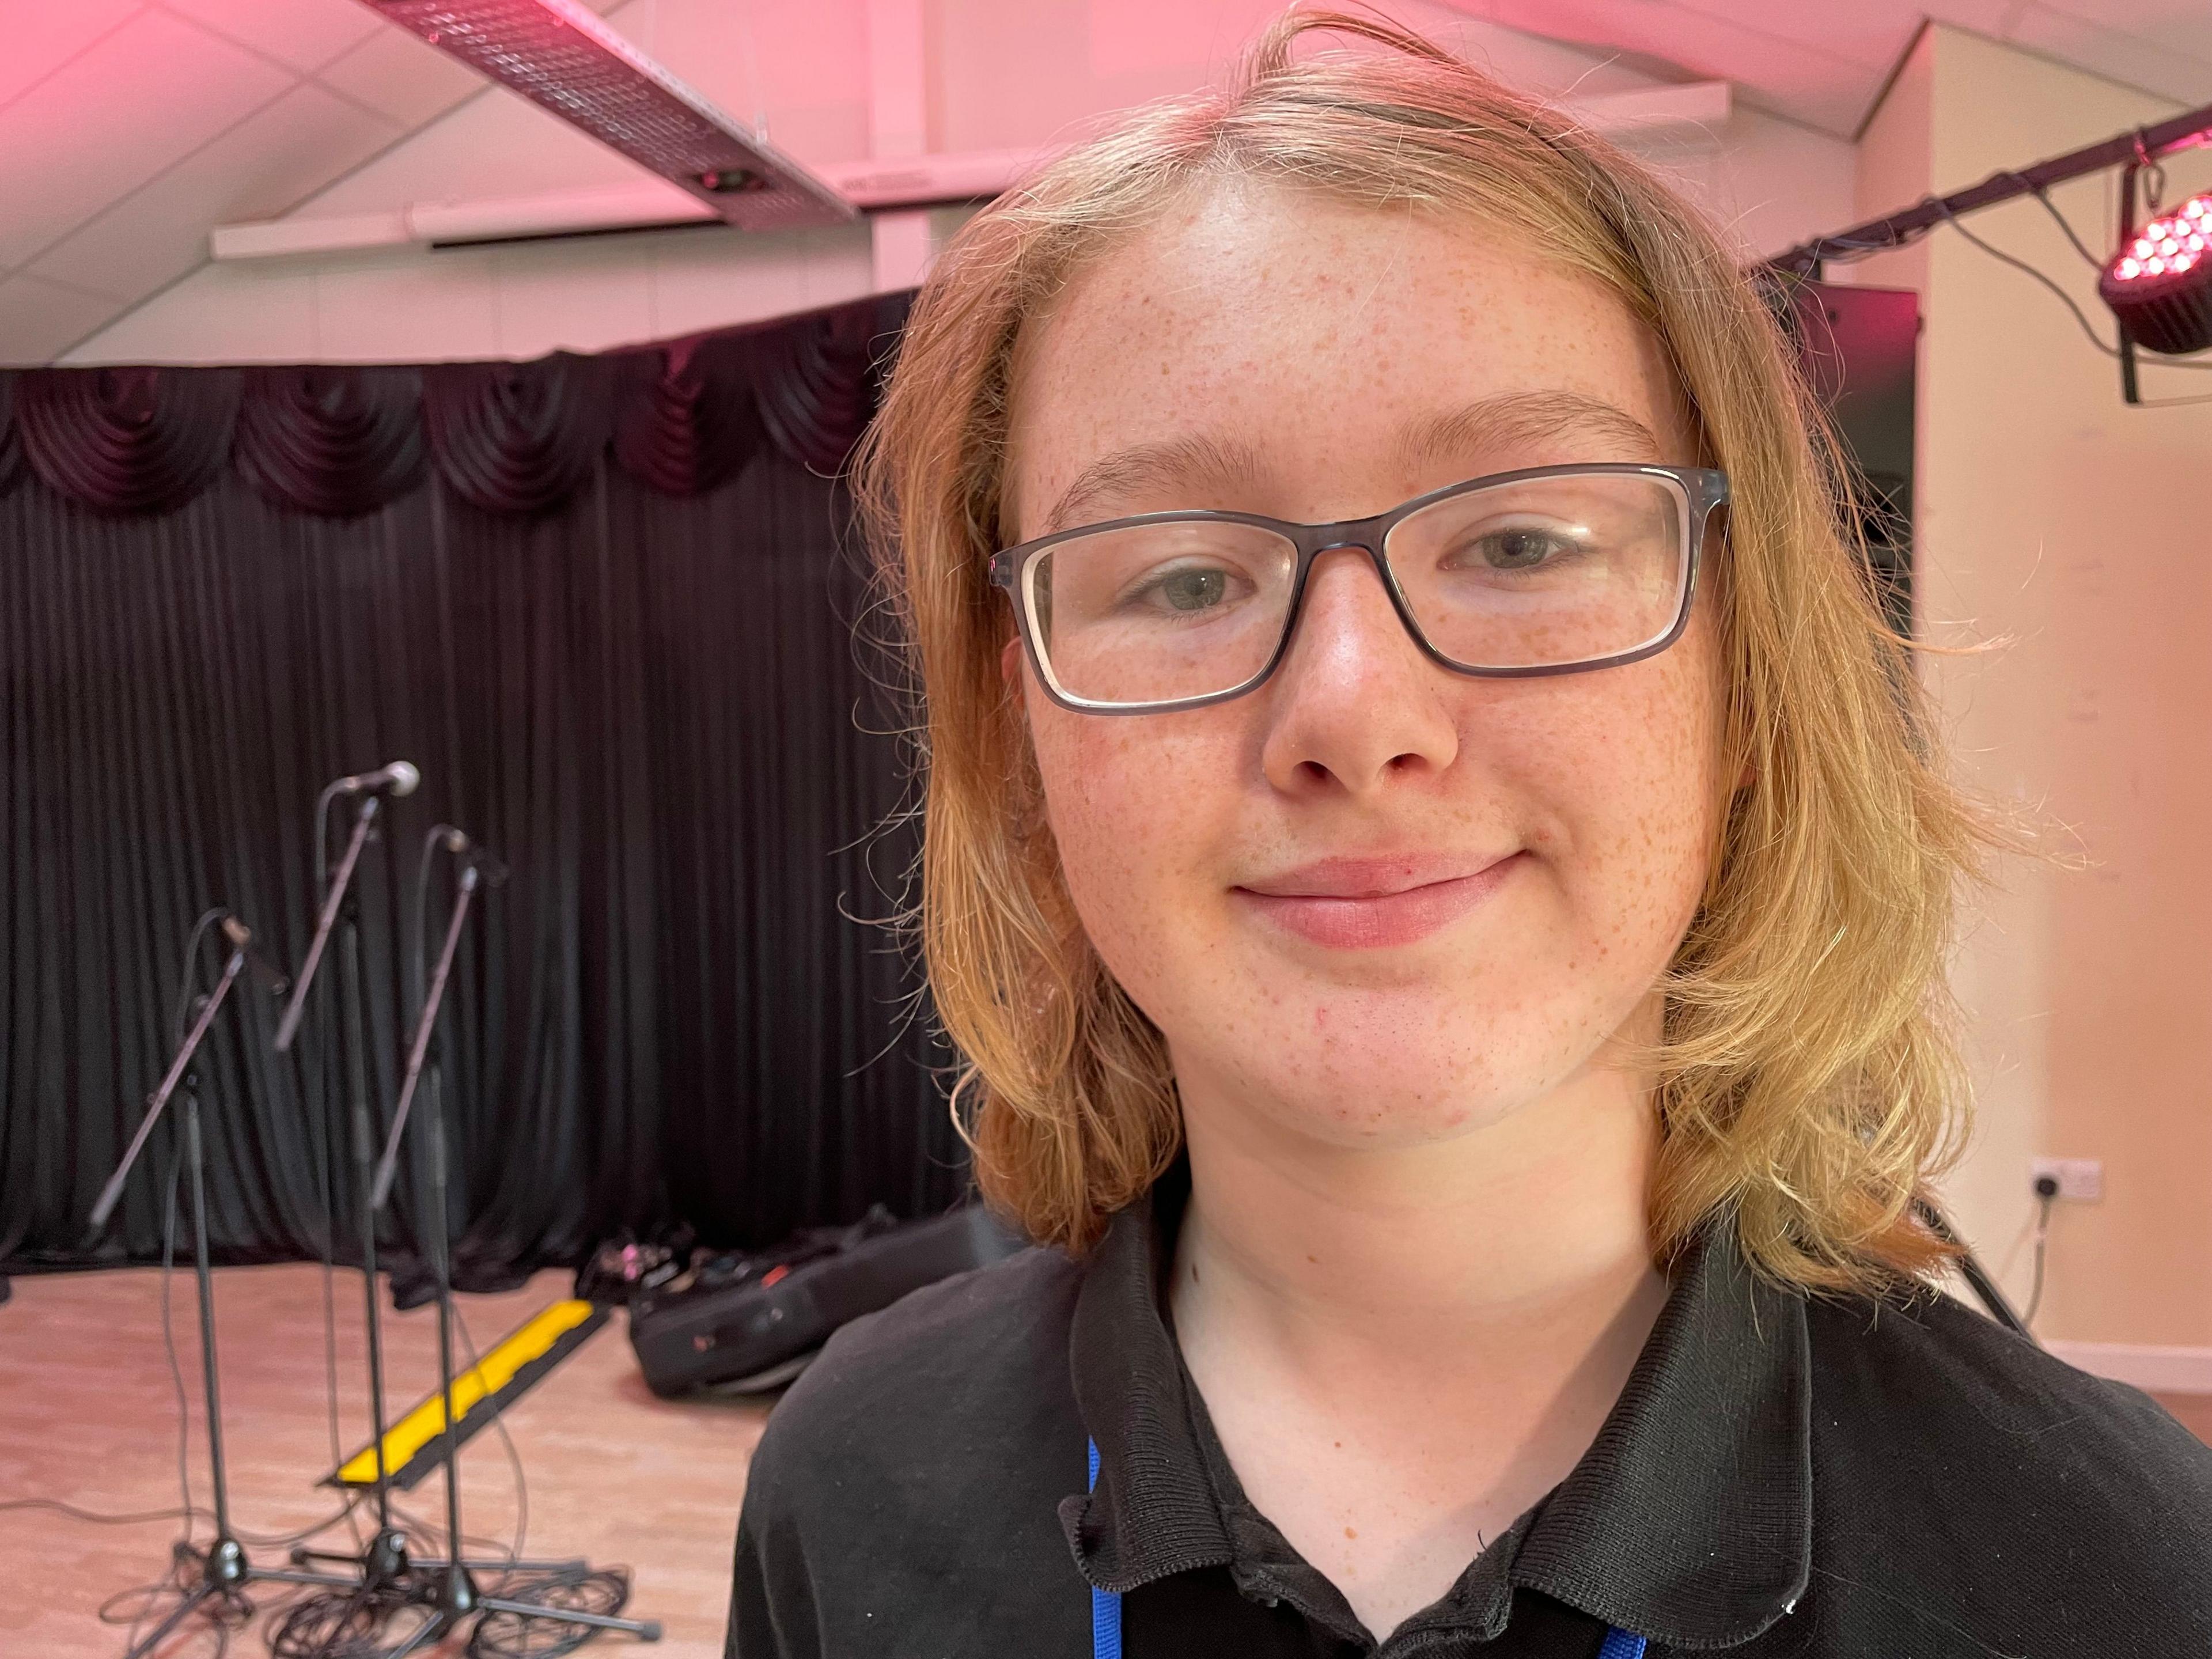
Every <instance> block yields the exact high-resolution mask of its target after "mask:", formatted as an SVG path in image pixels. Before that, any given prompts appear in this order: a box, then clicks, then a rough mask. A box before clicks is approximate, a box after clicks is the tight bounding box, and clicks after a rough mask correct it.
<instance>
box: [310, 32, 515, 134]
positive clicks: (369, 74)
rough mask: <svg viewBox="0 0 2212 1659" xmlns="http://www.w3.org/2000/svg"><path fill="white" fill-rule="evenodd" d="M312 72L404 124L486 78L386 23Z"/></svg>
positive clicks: (437, 110)
mask: <svg viewBox="0 0 2212 1659" xmlns="http://www.w3.org/2000/svg"><path fill="white" fill-rule="evenodd" d="M315 78H316V79H317V80H319V81H320V82H322V83H323V84H324V85H325V86H326V87H329V88H332V89H333V90H335V91H337V92H341V93H343V94H345V95H346V96H347V97H349V98H352V99H356V100H359V101H360V102H362V103H364V104H366V105H368V106H369V107H370V108H371V109H373V110H378V111H380V112H382V113H384V114H386V115H388V116H390V117H391V118H392V119H393V120H395V121H397V122H398V123H399V124H400V125H402V126H410V127H411V126H416V125H420V124H422V122H425V121H428V120H429V119H430V118H432V117H434V116H438V115H443V114H444V113H445V112H447V110H449V109H451V108H453V106H454V105H456V104H458V103H459V102H460V101H461V100H462V99H464V98H465V97H467V96H468V95H469V94H471V93H472V92H476V91H477V90H479V89H480V88H483V87H486V86H489V84H490V82H488V81H486V80H485V79H484V78H483V76H481V75H478V74H477V72H476V71H475V70H472V69H470V68H468V67H466V66H465V65H464V64H459V63H456V62H455V61H454V60H453V59H452V58H448V57H447V56H446V54H445V53H444V52H440V51H439V50H438V49H437V48H436V47H435V46H425V45H424V44H423V43H422V41H420V40H416V38H415V37H414V36H413V35H411V34H410V33H407V32H406V31H405V30H404V29H402V28H398V27H392V26H390V25H387V26H386V27H383V28H381V29H379V30H378V31H377V32H376V33H374V34H372V35H370V36H369V37H368V40H364V41H362V43H361V44H360V45H359V46H356V47H355V48H354V49H353V50H352V51H351V52H347V53H346V54H345V55H344V56H343V57H342V58H338V59H337V61H336V62H334V63H331V64H325V66H324V67H323V68H322V69H321V70H319V71H317V73H316V76H315Z"/></svg>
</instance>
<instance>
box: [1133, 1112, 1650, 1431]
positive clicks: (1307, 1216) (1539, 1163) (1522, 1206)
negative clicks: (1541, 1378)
mask: <svg viewBox="0 0 2212 1659" xmlns="http://www.w3.org/2000/svg"><path fill="white" fill-rule="evenodd" d="M1184 1097H1185V1104H1184V1117H1185V1123H1186V1133H1187V1138H1188V1147H1189V1157H1190V1170H1191V1202H1190V1206H1189V1209H1188V1212H1187V1214H1186V1216H1185V1218H1184V1222H1183V1226H1182V1231H1181V1234H1180V1236H1179V1237H1178V1240H1177V1243H1176V1270H1175V1278H1174V1283H1173V1288H1172V1297H1171V1303H1172V1306H1173V1309H1174V1313H1175V1318H1176V1326H1177V1328H1178V1331H1179V1333H1181V1334H1182V1337H1183V1340H1184V1341H1185V1343H1186V1346H1188V1345H1190V1344H1191V1342H1192V1341H1193V1340H1194V1339H1196V1340H1199V1341H1200V1342H1201V1343H1203V1344H1204V1345H1205V1346H1210V1347H1214V1348H1216V1349H1217V1351H1218V1347H1219V1346H1221V1345H1222V1344H1223V1343H1224V1342H1225V1341H1226V1342H1228V1343H1230V1344H1232V1345H1233V1346H1236V1347H1237V1348H1238V1349H1241V1350H1243V1352H1245V1353H1246V1354H1248V1355H1250V1354H1252V1353H1253V1351H1254V1349H1255V1346H1256V1347H1259V1348H1263V1349H1266V1350H1269V1351H1271V1353H1270V1357H1271V1358H1273V1360H1274V1361H1275V1362H1276V1363H1277V1364H1284V1365H1285V1366H1287V1367H1288V1368H1290V1369H1292V1370H1312V1371H1315V1372H1317V1373H1337V1374H1339V1375H1341V1373H1342V1372H1343V1371H1344V1370H1346V1368H1347V1367H1349V1368H1352V1369H1353V1370H1359V1369H1364V1366H1363V1365H1362V1364H1361V1362H1362V1360H1368V1361H1373V1362H1379V1363H1381V1364H1383V1365H1385V1366H1389V1367H1391V1368H1394V1369H1395V1367H1396V1366H1398V1365H1400V1364H1410V1365H1411V1366H1412V1367H1413V1370H1416V1371H1419V1372H1426V1373H1428V1374H1430V1375H1435V1374H1436V1373H1437V1370H1440V1369H1442V1370H1449V1371H1452V1372H1455V1373H1456V1374H1458V1375H1459V1376H1462V1378H1464V1377H1467V1376H1470V1375H1471V1374H1472V1375H1476V1376H1480V1375H1481V1374H1484V1373H1492V1372H1495V1371H1497V1370H1500V1369H1504V1370H1511V1371H1516V1372H1518V1373H1521V1374H1522V1375H1523V1376H1526V1374H1527V1373H1528V1372H1529V1371H1530V1370H1532V1369H1533V1370H1537V1371H1549V1372H1551V1373H1553V1376H1554V1378H1555V1380H1557V1379H1559V1373H1561V1372H1562V1371H1563V1370H1576V1369H1577V1368H1581V1367H1583V1366H1585V1365H1588V1364H1593V1363H1595V1364H1597V1365H1598V1367H1599V1369H1601V1370H1605V1371H1607V1372H1617V1373H1618V1374H1617V1375H1613V1376H1612V1377H1611V1381H1612V1383H1613V1386H1614V1387H1616V1388H1617V1386H1618V1384H1619V1383H1620V1381H1622V1380H1624V1379H1625V1377H1626V1370H1627V1366H1628V1365H1629V1364H1632V1362H1633V1359H1634V1357H1635V1354H1636V1352H1638V1350H1640V1348H1641V1346H1642V1343H1643V1340H1644V1336H1645V1335H1646V1334H1648V1332H1649V1329H1650V1322H1651V1320H1652V1318H1653V1317H1655V1316H1656V1312H1657V1308H1658V1304H1659V1302H1660V1300H1662V1297H1663V1285H1662V1281H1661V1280H1660V1279H1659V1275H1658V1274H1657V1273H1656V1270H1655V1269H1654V1267H1653V1266H1652V1263H1651V1259H1650V1249H1649V1244H1648V1238H1647V1233H1646V1227H1645V1200H1646V1193H1647V1189H1648V1186H1649V1182H1650V1174H1651V1164H1652V1159H1653V1156H1654V1154H1655V1152H1656V1122H1655V1119H1654V1115H1653V1113H1652V1109H1651V1106H1650V1086H1649V1084H1648V1082H1647V1081H1646V1080H1645V1079H1641V1078H1638V1077H1636V1076H1634V1075H1632V1074H1628V1073H1620V1072H1611V1071H1598V1070H1591V1071H1588V1072H1585V1073H1582V1074H1580V1075H1578V1076H1577V1077H1576V1078H1574V1079H1570V1080H1569V1081H1568V1082H1567V1083H1566V1084H1565V1085H1563V1086H1561V1087H1560V1088H1559V1089H1557V1090H1555V1091H1553V1092H1552V1093H1551V1094H1549V1095H1547V1096H1546V1097H1543V1098H1541V1099H1539V1100H1536V1101H1532V1102H1530V1103H1527V1104H1526V1105H1523V1106H1522V1107H1520V1108H1518V1109H1516V1110H1515V1111H1513V1112H1511V1113H1510V1114H1508V1115H1506V1116H1505V1117H1504V1118H1502V1119H1500V1120H1498V1121H1496V1122H1493V1123H1491V1124H1489V1125H1486V1126H1485V1127H1482V1128H1480V1129H1478V1130H1475V1131H1474V1132H1472V1133H1466V1134H1462V1135H1461V1136H1459V1137H1457V1138H1455V1139H1450V1140H1447V1141H1443V1142H1440V1143H1436V1142H1432V1143H1430V1144H1426V1145H1422V1146H1409V1147H1387V1148H1374V1147H1354V1146H1343V1145H1341V1144H1337V1143H1330V1142H1324V1141H1321V1140H1318V1139H1313V1138H1310V1137H1300V1136H1299V1135H1297V1133H1292V1132H1286V1131H1285V1127H1284V1126H1283V1124H1282V1122H1281V1121H1280V1120H1279V1117H1277V1116H1276V1115H1273V1114H1269V1113H1265V1112H1261V1111H1255V1110H1253V1109H1250V1108H1249V1105H1247V1106H1243V1107H1242V1109H1240V1104H1239V1103H1235V1102H1232V1101H1230V1100H1226V1099H1220V1100H1216V1099H1209V1098H1207V1097H1206V1091H1204V1089H1203V1087H1202V1085H1201V1086H1200V1089H1198V1090H1196V1091H1194V1090H1192V1089H1191V1088H1190V1087H1189V1086H1188V1084H1186V1085H1185V1087H1184ZM1528 1380H1530V1381H1534V1378H1529V1379H1528ZM1540 1387H1541V1385H1540Z"/></svg>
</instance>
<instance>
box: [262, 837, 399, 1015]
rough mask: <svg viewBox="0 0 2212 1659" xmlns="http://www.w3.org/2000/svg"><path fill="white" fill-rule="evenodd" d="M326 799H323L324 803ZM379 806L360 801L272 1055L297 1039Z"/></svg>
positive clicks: (295, 982) (324, 898)
mask: <svg viewBox="0 0 2212 1659" xmlns="http://www.w3.org/2000/svg"><path fill="white" fill-rule="evenodd" d="M328 799H329V797H328V796H327V795H325V801H327V800H328ZM380 805H382V802H381V801H380V799H379V798H378V797H377V796H375V795H363V796H362V798H361V811H359V812H357V813H356V814H355V816H354V823H353V839H352V840H351V841H349V842H347V843H346V849H345V856H344V857H343V858H342V859H340V860H338V867H337V874H335V875H334V876H332V877H331V890H330V891H329V892H328V893H327V894H325V896H324V897H323V913H322V915H319V916H318V917H316V918H315V937H314V939H313V942H312V943H310V944H309V945H308V946H307V960H306V961H305V962H303V963H301V964H300V976H299V977H298V978H297V979H295V980H294V981H292V1000H291V1002H290V1003H289V1005H288V1006H286V1008H285V1010H284V1018H283V1019H282V1020H281V1021H279V1022H278V1023H277V1026H276V1052H277V1053H278V1054H284V1053H286V1052H288V1051H289V1049H290V1048H291V1047H292V1040H293V1039H294V1038H295V1037H296V1036H299V1035H300V1020H301V1017H302V1016H303V1015H304V1014H305V1012H307V987H309V986H311V985H313V983H314V982H315V969H317V968H319V967H320V966H321V965H322V960H323V951H324V950H325V947H326V946H328V945H329V944H330V942H331V929H332V928H334V927H337V920H338V906H339V905H340V904H342V903H343V902H344V901H345V894H346V888H347V886H348V884H350V883H351V882H352V880H353V870H354V866H356V864H358V863H360V862H361V849H362V847H363V846H364V845H365V844H366V843H367V842H368V831H369V826H370V825H371V824H372V823H374V822H375V819H376V811H377V808H378V807H379V806H380ZM318 810H321V809H318Z"/></svg>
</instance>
